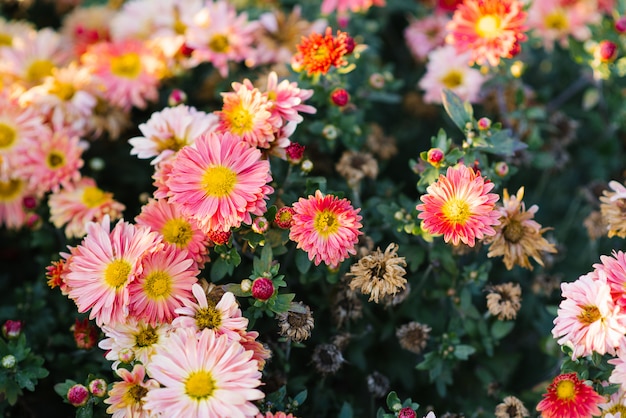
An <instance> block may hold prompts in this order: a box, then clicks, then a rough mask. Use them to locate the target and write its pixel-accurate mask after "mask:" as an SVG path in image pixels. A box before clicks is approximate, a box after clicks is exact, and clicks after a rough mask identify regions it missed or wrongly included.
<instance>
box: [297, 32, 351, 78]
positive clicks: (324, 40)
mask: <svg viewBox="0 0 626 418" xmlns="http://www.w3.org/2000/svg"><path fill="white" fill-rule="evenodd" d="M348 39H349V37H348V34H347V33H346V32H342V31H340V30H338V31H337V35H336V36H333V30H332V29H331V28H330V27H327V28H326V31H325V32H324V34H323V35H321V34H319V33H317V32H313V33H311V34H310V35H309V36H307V37H304V36H303V37H302V40H301V41H300V43H299V44H298V46H297V48H298V52H297V53H296V55H294V56H293V58H292V66H293V67H294V68H295V69H296V70H306V72H307V75H314V74H316V75H317V74H326V73H328V71H330V69H331V68H332V67H336V68H341V67H343V66H345V65H347V64H348V61H346V60H345V58H344V56H345V55H346V54H347V53H348V45H347V43H348Z"/></svg>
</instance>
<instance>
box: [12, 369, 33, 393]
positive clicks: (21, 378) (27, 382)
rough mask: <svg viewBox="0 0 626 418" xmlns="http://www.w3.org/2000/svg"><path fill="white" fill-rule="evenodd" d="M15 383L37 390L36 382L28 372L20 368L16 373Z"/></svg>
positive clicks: (21, 386)
mask: <svg viewBox="0 0 626 418" xmlns="http://www.w3.org/2000/svg"><path fill="white" fill-rule="evenodd" d="M15 383H17V385H18V386H19V387H20V388H22V389H28V390H30V391H31V392H33V391H34V390H35V382H34V381H33V379H31V377H30V375H29V374H28V373H24V372H23V371H20V370H18V371H17V373H15Z"/></svg>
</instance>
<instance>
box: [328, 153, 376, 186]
mask: <svg viewBox="0 0 626 418" xmlns="http://www.w3.org/2000/svg"><path fill="white" fill-rule="evenodd" d="M335 169H336V170H337V172H338V173H339V174H340V175H341V177H343V178H344V179H346V181H347V182H348V185H350V187H355V186H356V185H358V184H359V183H360V182H361V180H363V178H364V177H369V178H371V179H375V178H376V177H377V176H378V162H377V161H376V159H375V158H374V157H373V156H372V154H370V153H369V152H358V151H350V150H348V151H345V152H344V153H343V155H342V156H341V159H340V160H339V162H338V163H337V164H336V165H335Z"/></svg>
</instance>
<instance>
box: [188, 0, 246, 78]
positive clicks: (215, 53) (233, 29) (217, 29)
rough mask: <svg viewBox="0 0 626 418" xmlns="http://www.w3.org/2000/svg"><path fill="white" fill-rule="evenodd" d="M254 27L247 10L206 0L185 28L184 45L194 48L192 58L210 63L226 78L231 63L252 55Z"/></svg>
mask: <svg viewBox="0 0 626 418" xmlns="http://www.w3.org/2000/svg"><path fill="white" fill-rule="evenodd" d="M256 27H257V25H256V24H254V23H250V22H248V15H247V13H241V14H237V11H236V9H235V7H234V6H233V5H232V4H231V3H229V2H228V1H225V0H217V1H207V2H206V4H205V7H204V8H203V9H202V10H201V11H199V12H198V13H197V14H196V15H195V17H194V21H193V24H192V25H190V26H189V27H188V28H187V32H186V36H187V46H188V47H189V48H192V50H193V52H192V56H191V61H192V62H195V63H196V64H199V63H202V62H209V63H211V64H213V66H214V67H215V68H216V69H217V70H218V71H219V73H220V75H221V76H222V77H226V76H227V75H228V64H229V63H230V62H242V61H244V60H245V59H246V58H247V57H249V56H253V55H254V50H253V48H252V43H253V41H254V36H253V34H254V31H255V30H256Z"/></svg>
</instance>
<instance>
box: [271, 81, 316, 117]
mask: <svg viewBox="0 0 626 418" xmlns="http://www.w3.org/2000/svg"><path fill="white" fill-rule="evenodd" d="M264 93H265V95H266V97H267V99H268V101H269V103H270V109H271V112H272V114H274V115H277V116H279V117H280V118H282V119H284V120H285V121H288V122H296V123H300V122H302V120H303V119H304V118H303V117H302V116H301V115H299V114H298V112H302V113H310V114H314V113H315V112H317V109H315V108H314V107H313V106H310V105H306V104H304V101H305V100H308V99H310V98H311V97H312V96H313V90H309V89H301V88H299V87H298V83H296V82H293V81H292V82H290V81H289V80H282V81H281V82H280V83H279V82H278V75H277V74H276V72H275V71H272V72H270V73H269V75H268V76H267V87H266V88H265V92H264Z"/></svg>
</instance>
